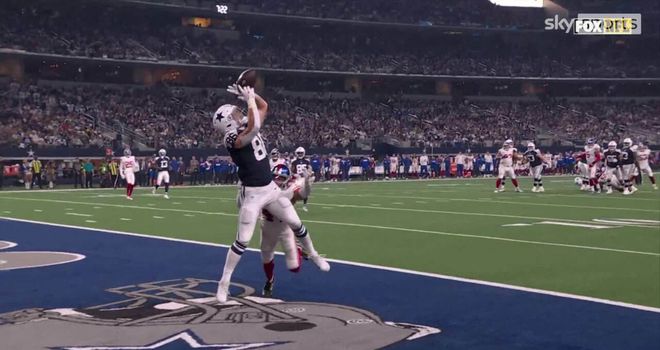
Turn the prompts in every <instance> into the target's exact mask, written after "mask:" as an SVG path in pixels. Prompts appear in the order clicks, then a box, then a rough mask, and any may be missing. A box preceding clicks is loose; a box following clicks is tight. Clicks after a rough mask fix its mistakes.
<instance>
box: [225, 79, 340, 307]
mask: <svg viewBox="0 0 660 350" xmlns="http://www.w3.org/2000/svg"><path fill="white" fill-rule="evenodd" d="M227 91H228V92H230V93H232V94H234V95H237V96H238V98H239V99H240V100H242V101H244V102H246V103H247V110H248V115H247V117H244V116H243V115H242V114H241V111H240V109H239V108H238V107H236V106H234V105H229V104H226V105H222V106H220V108H218V110H217V111H216V112H215V114H214V116H213V125H214V127H215V128H216V129H218V130H219V131H220V132H221V133H222V134H223V135H224V143H225V146H226V147H227V150H228V151H229V154H230V156H231V158H232V160H233V161H234V163H235V164H236V165H237V166H238V177H239V179H240V182H241V186H240V190H239V195H238V198H239V201H240V203H241V207H240V210H239V213H238V230H237V231H238V232H237V234H236V240H235V242H234V243H233V244H232V246H231V249H229V250H228V251H227V257H226V260H225V266H224V268H223V272H222V278H221V279H220V281H219V283H218V290H217V292H216V298H217V299H218V301H219V302H220V303H225V302H226V301H227V297H228V294H229V285H230V282H231V276H232V274H233V272H234V269H235V268H236V265H237V264H238V262H239V261H240V259H241V255H242V254H243V253H244V252H245V249H246V248H247V246H248V244H249V243H250V240H251V239H252V234H253V232H254V227H255V226H256V224H257V220H258V218H259V215H260V214H261V211H262V210H263V209H267V210H268V211H269V212H270V213H271V214H273V216H275V217H277V218H279V219H280V220H282V221H283V222H284V223H285V224H286V225H288V226H289V227H290V228H291V229H292V230H293V232H294V234H295V236H296V237H297V238H298V240H299V242H300V243H301V245H302V246H303V248H304V249H305V250H306V251H307V252H308V253H309V257H310V260H312V262H314V263H315V264H316V265H317V266H319V268H321V269H322V270H329V269H330V265H329V264H328V263H327V262H326V261H325V259H324V258H323V257H321V256H319V255H318V253H317V252H316V250H315V249H314V245H313V244H312V240H311V239H310V236H309V234H308V232H307V228H306V227H305V225H303V223H302V222H301V221H300V218H299V217H298V214H297V213H296V210H295V208H294V207H293V205H292V204H291V201H290V200H288V199H287V198H286V197H284V196H282V191H281V189H280V188H279V187H278V186H277V185H276V184H275V183H274V182H273V181H272V175H271V170H270V167H269V160H268V152H267V151H266V145H265V143H264V141H263V138H262V137H261V134H260V133H259V130H260V129H261V125H262V123H263V121H264V119H265V118H266V113H267V112H268V104H267V103H266V101H265V100H264V99H262V98H261V97H260V96H259V95H257V94H255V92H254V90H253V89H252V88H251V87H249V86H248V87H242V86H237V85H232V86H230V87H229V88H228V89H227Z"/></svg>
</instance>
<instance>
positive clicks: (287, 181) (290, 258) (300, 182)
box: [261, 165, 330, 297]
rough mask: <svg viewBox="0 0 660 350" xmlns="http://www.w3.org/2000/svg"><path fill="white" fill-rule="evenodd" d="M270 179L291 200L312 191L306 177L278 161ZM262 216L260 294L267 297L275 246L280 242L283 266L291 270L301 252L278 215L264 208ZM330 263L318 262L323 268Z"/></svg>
mask: <svg viewBox="0 0 660 350" xmlns="http://www.w3.org/2000/svg"><path fill="white" fill-rule="evenodd" d="M273 181H275V183H276V184H277V185H278V186H280V188H282V192H283V196H284V197H285V198H287V199H288V200H290V201H291V203H294V204H295V202H296V201H298V200H300V199H303V198H308V197H309V194H310V191H311V181H310V178H309V177H303V176H302V175H298V174H291V171H290V170H289V168H288V167H287V166H286V165H277V166H276V167H275V168H273ZM262 214H263V215H262V220H261V260H262V263H263V268H264V273H265V274H266V283H265V285H264V289H263V295H264V296H267V297H270V296H272V294H273V284H274V282H275V275H274V270H275V260H274V259H275V247H276V246H277V243H278V242H279V243H280V244H281V246H282V250H283V251H284V256H285V259H286V266H287V269H289V270H290V271H291V272H298V271H299V270H300V264H301V262H302V256H303V252H302V250H301V249H300V247H298V246H297V245H296V241H295V236H294V234H293V231H292V230H291V228H290V227H289V226H288V225H286V224H285V223H283V222H282V220H280V219H279V218H277V217H275V216H274V215H272V214H271V213H270V212H269V211H268V210H266V209H264V210H263V212H262ZM325 267H327V268H329V267H330V266H329V265H328V266H319V268H321V270H322V271H328V270H324V268H325Z"/></svg>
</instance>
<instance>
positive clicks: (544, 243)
mask: <svg viewBox="0 0 660 350" xmlns="http://www.w3.org/2000/svg"><path fill="white" fill-rule="evenodd" d="M17 199H19V200H20V199H25V198H17ZM25 200H31V201H49V202H65V203H69V204H80V205H89V204H90V203H87V202H71V201H61V200H55V199H33V198H30V199H25ZM99 205H101V206H108V207H118V208H130V209H145V210H160V211H172V212H182V213H195V214H204V215H221V216H233V217H236V216H238V214H233V213H224V212H208V211H201V210H186V209H172V208H153V207H141V206H137V205H122V204H99ZM315 205H319V206H322V204H319V203H315ZM328 206H333V205H328ZM334 206H335V207H340V206H341V205H334ZM346 206H347V207H359V206H352V205H346ZM371 208H376V209H394V210H399V209H397V208H381V207H371ZM400 210H409V209H400ZM414 211H424V210H421V209H414ZM516 218H529V217H516ZM541 220H554V219H547V218H546V219H541ZM557 220H561V219H557ZM305 222H310V223H317V224H325V225H338V226H353V227H365V228H377V229H384V230H394V231H405V232H418V233H429V234H434V235H442V236H455V237H464V238H476V239H486V240H496V241H506V242H518V243H524V244H538V245H546V246H557V247H567V248H576V249H587V250H598V251H609V252H618V253H629V254H640V255H652V256H660V253H655V252H644V251H635V250H625V249H615V248H604V247H593V246H581V245H572V244H564V243H552V242H544V241H528V240H519V239H513V238H504V237H494V236H480V235H471V234H466V233H452V232H442V231H430V230H418V229H411V228H404V227H389V226H378V225H366V224H355V223H348V222H332V221H320V220H305ZM588 222H590V221H588Z"/></svg>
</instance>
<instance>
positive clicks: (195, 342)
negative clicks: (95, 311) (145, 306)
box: [56, 330, 287, 350]
mask: <svg viewBox="0 0 660 350" xmlns="http://www.w3.org/2000/svg"><path fill="white" fill-rule="evenodd" d="M285 343H287V342H260V343H224V344H206V343H205V342H204V341H203V340H202V339H201V338H199V337H198V336H197V335H196V334H195V333H193V332H192V331H190V330H186V331H184V332H181V333H178V334H175V335H172V336H170V337H167V338H165V339H162V340H158V341H156V342H154V343H152V344H149V345H143V346H135V345H125V346H71V347H61V348H56V349H59V350H151V349H159V350H166V349H167V350H169V349H214V350H247V349H263V348H267V347H270V346H273V345H281V344H285Z"/></svg>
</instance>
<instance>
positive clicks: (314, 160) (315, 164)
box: [310, 158, 321, 172]
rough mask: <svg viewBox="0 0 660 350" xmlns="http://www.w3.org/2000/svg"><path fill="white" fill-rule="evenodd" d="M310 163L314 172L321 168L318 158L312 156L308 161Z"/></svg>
mask: <svg viewBox="0 0 660 350" xmlns="http://www.w3.org/2000/svg"><path fill="white" fill-rule="evenodd" d="M310 163H311V164H312V170H313V171H314V172H317V171H319V170H321V160H320V159H318V158H312V161H311V162H310Z"/></svg>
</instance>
